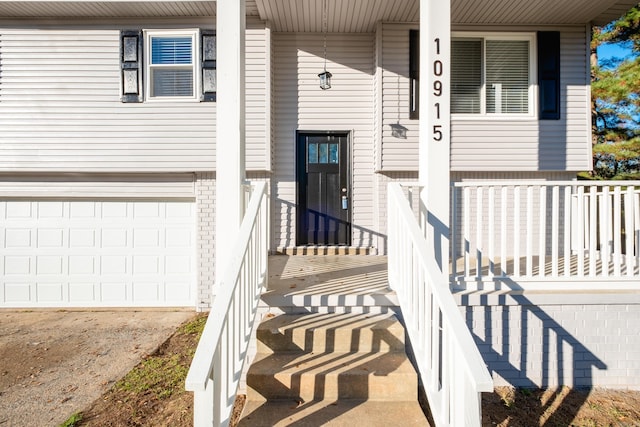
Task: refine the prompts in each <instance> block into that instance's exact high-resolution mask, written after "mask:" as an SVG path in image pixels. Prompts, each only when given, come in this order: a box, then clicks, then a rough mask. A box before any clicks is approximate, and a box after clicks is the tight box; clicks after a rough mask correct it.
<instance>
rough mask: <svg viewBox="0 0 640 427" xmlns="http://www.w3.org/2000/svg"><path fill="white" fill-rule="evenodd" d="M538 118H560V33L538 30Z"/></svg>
mask: <svg viewBox="0 0 640 427" xmlns="http://www.w3.org/2000/svg"><path fill="white" fill-rule="evenodd" d="M538 86H539V90H540V120H559V119H560V33H559V32H557V31H540V32H538Z"/></svg>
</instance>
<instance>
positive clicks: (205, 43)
mask: <svg viewBox="0 0 640 427" xmlns="http://www.w3.org/2000/svg"><path fill="white" fill-rule="evenodd" d="M200 49H201V51H202V52H201V55H200V58H201V64H200V65H201V68H202V95H201V96H200V100H201V101H215V100H216V91H217V88H218V79H217V75H216V56H217V54H216V51H217V48H216V32H215V31H211V30H201V31H200Z"/></svg>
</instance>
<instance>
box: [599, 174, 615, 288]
mask: <svg viewBox="0 0 640 427" xmlns="http://www.w3.org/2000/svg"><path fill="white" fill-rule="evenodd" d="M599 208H600V209H599V212H600V216H599V221H598V225H599V229H600V234H599V236H600V265H601V266H602V267H601V274H602V276H603V277H607V276H609V263H610V261H611V246H612V245H611V243H612V242H611V215H610V210H611V196H610V194H609V187H608V186H606V185H605V186H603V187H602V193H601V195H600V203H599Z"/></svg>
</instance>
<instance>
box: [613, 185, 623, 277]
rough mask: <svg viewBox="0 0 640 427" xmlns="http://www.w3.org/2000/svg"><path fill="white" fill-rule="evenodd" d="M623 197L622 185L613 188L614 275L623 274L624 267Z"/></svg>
mask: <svg viewBox="0 0 640 427" xmlns="http://www.w3.org/2000/svg"><path fill="white" fill-rule="evenodd" d="M621 264H622V197H621V193H620V187H619V186H617V187H615V189H614V190H613V275H614V276H616V277H620V276H621V274H620V273H621V268H622V265H621Z"/></svg>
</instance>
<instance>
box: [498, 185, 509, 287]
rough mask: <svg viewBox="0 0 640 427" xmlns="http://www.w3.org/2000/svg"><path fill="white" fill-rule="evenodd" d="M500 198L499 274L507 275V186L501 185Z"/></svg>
mask: <svg viewBox="0 0 640 427" xmlns="http://www.w3.org/2000/svg"><path fill="white" fill-rule="evenodd" d="M500 192H501V198H500V270H501V271H500V276H501V277H505V276H507V274H508V272H507V234H508V228H507V197H508V193H507V192H508V187H502V188H501V190H500Z"/></svg>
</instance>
